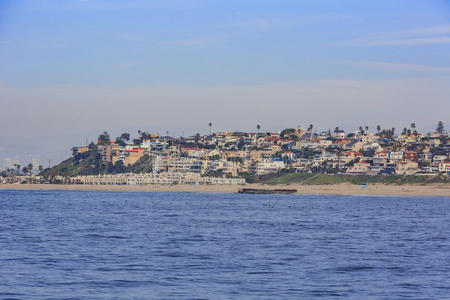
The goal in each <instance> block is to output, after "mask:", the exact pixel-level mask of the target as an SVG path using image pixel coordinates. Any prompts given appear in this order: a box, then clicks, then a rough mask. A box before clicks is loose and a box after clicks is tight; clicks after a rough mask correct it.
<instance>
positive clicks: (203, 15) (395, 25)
mask: <svg viewBox="0 0 450 300" xmlns="http://www.w3.org/2000/svg"><path fill="white" fill-rule="evenodd" d="M0 66H1V67H0V105H1V107H2V109H1V111H0V127H1V128H2V129H1V131H0V137H2V140H3V142H0V159H2V158H4V157H12V156H13V155H18V154H17V153H19V152H20V151H22V150H20V151H19V152H18V150H17V149H23V148H26V149H27V151H22V152H23V153H21V154H20V155H19V156H21V157H23V156H30V155H33V156H42V154H41V153H42V152H46V153H48V154H46V155H47V156H49V157H52V158H54V160H56V161H57V160H59V159H62V158H64V157H65V156H67V155H68V154H69V153H70V152H69V149H70V147H71V146H73V144H80V143H83V141H84V140H85V138H86V137H88V138H89V139H94V138H95V136H96V135H97V134H98V133H99V132H101V131H103V130H109V131H111V132H112V134H113V135H114V134H119V133H120V132H121V131H130V132H132V133H134V132H136V131H137V129H143V130H147V131H160V132H165V131H166V130H169V131H170V132H173V133H174V134H176V135H181V134H182V133H183V132H184V133H185V134H191V133H196V132H201V133H205V132H208V128H207V126H206V124H207V123H208V122H210V121H212V122H213V123H214V127H215V129H216V130H226V129H231V130H234V129H238V130H254V127H255V124H257V123H261V125H262V126H263V128H266V129H267V130H273V131H276V130H280V129H283V128H284V127H295V126H297V125H300V126H303V127H305V126H307V124H309V123H314V124H316V128H318V129H328V128H329V127H332V128H334V127H335V126H341V127H343V128H346V129H347V130H353V129H355V128H358V127H359V126H360V125H362V124H363V123H367V124H368V125H370V126H375V125H376V124H378V123H382V124H381V125H384V124H385V126H386V127H392V126H394V127H397V128H403V127H404V126H405V125H407V124H409V123H410V122H415V123H416V124H417V126H418V128H419V129H422V130H424V131H427V130H428V131H429V130H431V129H432V128H433V127H434V126H435V123H437V121H438V120H443V121H444V122H446V121H447V122H446V123H448V113H447V114H446V113H445V112H448V111H450V104H449V102H450V101H449V100H448V95H449V86H450V2H449V1H438V0H436V1H433V0H426V1H425V0H424V1H414V0H404V1H400V0H398V1H391V0H386V1H345V0H342V1H334V0H333V1H325V0H320V1H298V0H297V1H261V0H258V1H244V0H239V1H206V0H205V1H201V0H198V1H195V0H192V1H190V0H173V1H171V0H166V1H162V0H161V1H134V0H127V1H125V0H123V1H120V0H109V1H107V0H103V1H101V0H84V1H78V0H55V1H45V0H42V1H21V0H16V1H5V0H3V1H0ZM432 108H434V110H432ZM236 109H238V110H239V111H238V112H236ZM11 124H15V125H14V126H11ZM448 126H450V124H449V125H448ZM24 138H25V139H26V140H28V141H29V142H25V141H24ZM30 149H31V150H30ZM25 152H26V153H25ZM43 159H44V158H43ZM0 165H1V162H0Z"/></svg>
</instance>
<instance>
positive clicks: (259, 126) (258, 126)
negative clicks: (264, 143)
mask: <svg viewBox="0 0 450 300" xmlns="http://www.w3.org/2000/svg"><path fill="white" fill-rule="evenodd" d="M256 129H258V133H259V130H260V129H261V125H259V124H258V125H256Z"/></svg>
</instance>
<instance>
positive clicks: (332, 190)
mask: <svg viewBox="0 0 450 300" xmlns="http://www.w3.org/2000/svg"><path fill="white" fill-rule="evenodd" d="M242 188H265V189H275V188H285V189H296V190H297V191H298V192H297V194H323V195H386V196H445V197H450V185H425V186H421V185H399V186H397V185H382V184H374V185H369V186H368V187H366V188H362V187H360V186H358V185H352V184H337V185H300V184H291V185H261V184H247V185H199V186H195V185H171V186H167V185H145V186H133V185H62V184H0V190H6V189H16V190H79V191H135V192H197V193H237V192H238V190H239V189H242Z"/></svg>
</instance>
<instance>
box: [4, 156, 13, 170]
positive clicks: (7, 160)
mask: <svg viewBox="0 0 450 300" xmlns="http://www.w3.org/2000/svg"><path fill="white" fill-rule="evenodd" d="M12 167H13V163H12V159H11V158H10V157H7V158H5V168H6V169H12Z"/></svg>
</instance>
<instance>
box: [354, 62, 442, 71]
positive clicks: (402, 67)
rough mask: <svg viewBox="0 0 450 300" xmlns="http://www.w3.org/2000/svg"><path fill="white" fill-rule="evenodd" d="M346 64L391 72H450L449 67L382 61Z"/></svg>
mask: <svg viewBox="0 0 450 300" xmlns="http://www.w3.org/2000/svg"><path fill="white" fill-rule="evenodd" d="M345 64H347V65H351V66H358V67H366V68H375V69H382V70H391V71H419V72H450V68H449V67H435V66H426V65H416V64H404V63H395V62H382V61H345Z"/></svg>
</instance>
